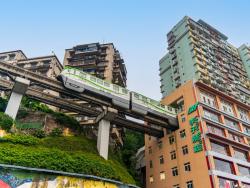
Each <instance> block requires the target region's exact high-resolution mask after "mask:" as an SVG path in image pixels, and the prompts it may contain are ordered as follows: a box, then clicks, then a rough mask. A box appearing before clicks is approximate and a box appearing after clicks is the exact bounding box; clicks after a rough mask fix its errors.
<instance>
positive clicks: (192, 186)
mask: <svg viewBox="0 0 250 188" xmlns="http://www.w3.org/2000/svg"><path fill="white" fill-rule="evenodd" d="M186 185H187V188H194V185H193V181H188V182H186Z"/></svg>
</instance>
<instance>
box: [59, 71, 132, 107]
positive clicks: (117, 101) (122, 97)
mask: <svg viewBox="0 0 250 188" xmlns="http://www.w3.org/2000/svg"><path fill="white" fill-rule="evenodd" d="M60 76H61V78H62V80H63V84H64V86H65V87H66V88H68V89H71V90H74V91H77V92H80V93H81V92H83V91H84V90H85V89H86V90H88V91H91V92H94V93H95V94H98V95H102V96H104V97H107V98H109V99H111V100H112V103H113V104H114V105H116V106H119V107H122V108H126V109H129V101H130V96H129V91H128V90H127V89H126V88H123V87H120V86H118V85H116V84H111V83H109V82H106V81H104V80H102V79H99V78H97V77H95V76H92V75H90V74H88V73H85V72H83V71H80V70H78V69H75V68H71V67H66V68H65V69H64V70H63V71H62V72H61V74H60Z"/></svg>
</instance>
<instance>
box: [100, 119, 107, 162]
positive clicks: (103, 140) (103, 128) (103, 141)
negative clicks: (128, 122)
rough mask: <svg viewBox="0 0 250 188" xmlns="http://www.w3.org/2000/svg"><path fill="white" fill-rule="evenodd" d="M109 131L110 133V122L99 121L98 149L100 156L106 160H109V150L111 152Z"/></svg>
mask: <svg viewBox="0 0 250 188" xmlns="http://www.w3.org/2000/svg"><path fill="white" fill-rule="evenodd" d="M109 131H110V121H108V120H105V119H102V120H101V121H99V128H98V138H97V149H98V152H99V155H100V156H102V157H103V158H104V159H106V160H107V159H108V150H109Z"/></svg>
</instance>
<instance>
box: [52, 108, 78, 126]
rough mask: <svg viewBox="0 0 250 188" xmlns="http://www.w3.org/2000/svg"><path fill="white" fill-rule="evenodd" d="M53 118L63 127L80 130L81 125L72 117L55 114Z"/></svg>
mask: <svg viewBox="0 0 250 188" xmlns="http://www.w3.org/2000/svg"><path fill="white" fill-rule="evenodd" d="M53 116H54V117H55V119H56V122H57V123H59V124H61V125H64V126H66V127H69V128H72V129H74V130H76V129H78V128H79V127H80V124H79V122H78V121H77V120H76V119H74V118H72V117H70V116H67V115H65V114H63V113H60V112H54V113H53Z"/></svg>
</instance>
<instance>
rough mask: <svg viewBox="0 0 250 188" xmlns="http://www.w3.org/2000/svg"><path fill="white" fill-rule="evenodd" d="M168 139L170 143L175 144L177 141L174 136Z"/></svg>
mask: <svg viewBox="0 0 250 188" xmlns="http://www.w3.org/2000/svg"><path fill="white" fill-rule="evenodd" d="M168 139H169V144H173V143H174V142H175V139H174V136H170V137H169V138H168Z"/></svg>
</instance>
